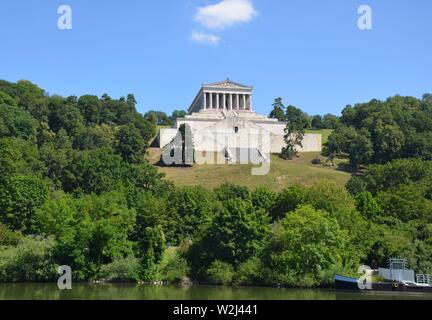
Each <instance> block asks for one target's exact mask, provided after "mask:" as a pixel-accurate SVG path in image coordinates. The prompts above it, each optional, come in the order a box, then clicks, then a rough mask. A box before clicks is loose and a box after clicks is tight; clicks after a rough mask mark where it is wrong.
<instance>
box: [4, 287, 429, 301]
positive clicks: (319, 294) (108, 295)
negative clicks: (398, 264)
mask: <svg viewBox="0 0 432 320" xmlns="http://www.w3.org/2000/svg"><path fill="white" fill-rule="evenodd" d="M58 299H63V300H71V299H73V300H257V299H258V300H336V299H341V300H347V299H348V300H352V299H355V300H358V299H374V300H377V299H378V300H390V299H427V300H432V294H408V295H407V294H400V293H350V292H342V293H341V292H337V293H336V292H335V291H333V290H305V289H300V290H299V289H276V288H243V287H242V288H226V287H211V286H193V287H189V288H181V287H175V286H142V285H133V284H107V285H91V284H75V285H74V286H73V289H72V290H70V291H60V290H59V289H57V285H56V284H55V283H53V284H33V283H25V284H0V300H58Z"/></svg>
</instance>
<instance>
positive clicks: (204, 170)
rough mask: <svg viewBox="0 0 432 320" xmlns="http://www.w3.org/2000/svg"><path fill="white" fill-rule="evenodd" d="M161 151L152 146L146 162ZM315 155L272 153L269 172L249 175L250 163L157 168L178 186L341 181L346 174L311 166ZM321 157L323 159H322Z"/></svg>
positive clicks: (276, 185)
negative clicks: (284, 156) (296, 156)
mask: <svg viewBox="0 0 432 320" xmlns="http://www.w3.org/2000/svg"><path fill="white" fill-rule="evenodd" d="M160 153H161V151H160V150H159V149H156V148H151V149H150V150H149V157H148V158H149V161H150V162H151V163H157V162H158V161H159V159H160ZM318 155H319V153H317V152H310V153H303V154H301V157H300V158H299V159H295V160H292V161H285V160H282V159H281V158H279V157H278V156H277V155H273V156H272V162H271V165H270V173H269V174H267V175H265V176H252V174H251V169H252V168H253V165H234V164H224V165H210V164H205V165H194V166H193V167H191V168H174V167H159V170H160V171H161V172H163V173H165V174H166V178H167V179H168V180H171V181H173V182H174V183H175V184H176V185H178V186H185V185H187V186H189V185H202V186H204V187H206V188H209V189H213V188H215V187H217V186H219V185H220V184H222V183H225V182H235V183H238V184H241V185H245V186H247V187H249V188H251V189H254V188H256V187H259V186H267V187H269V188H271V189H273V190H281V189H283V188H284V187H285V186H286V185H287V184H288V183H290V182H300V183H303V184H306V185H310V184H312V183H314V182H317V181H320V180H322V179H328V180H332V181H335V182H336V183H338V184H341V185H343V184H345V183H346V182H347V181H348V179H349V178H350V174H349V173H346V172H343V171H339V170H336V169H335V168H330V167H326V166H324V165H313V164H312V163H311V161H312V160H313V159H314V158H316V157H317V156H318ZM324 160H325V159H324Z"/></svg>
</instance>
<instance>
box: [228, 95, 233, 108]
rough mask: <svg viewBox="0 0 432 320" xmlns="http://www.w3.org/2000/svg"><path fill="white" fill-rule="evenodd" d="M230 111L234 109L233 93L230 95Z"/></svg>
mask: <svg viewBox="0 0 432 320" xmlns="http://www.w3.org/2000/svg"><path fill="white" fill-rule="evenodd" d="M229 109H230V110H232V109H233V96H232V93H230V94H229Z"/></svg>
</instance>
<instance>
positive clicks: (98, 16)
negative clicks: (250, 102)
mask: <svg viewBox="0 0 432 320" xmlns="http://www.w3.org/2000/svg"><path fill="white" fill-rule="evenodd" d="M63 4H67V5H70V7H71V9H72V30H59V28H58V26H57V20H58V18H59V17H60V15H59V14H58V13H57V10H58V7H59V6H60V5H63ZM363 4H367V5H369V6H370V7H371V9H372V30H360V29H359V28H358V26H357V20H358V17H359V16H360V15H359V14H358V13H357V9H358V7H359V6H360V5H363ZM431 39H432V1H431V0H364V1H355V0H160V1H159V0H158V1H156V0H154V1H153V0H122V1H120V0H118V1H114V0H62V1H54V0H43V1H41V0H2V1H1V2H0V43H1V46H0V78H1V79H6V80H9V81H17V80H19V79H28V80H31V81H33V82H35V83H37V84H38V85H39V86H41V87H42V88H44V89H46V90H47V91H48V92H49V93H50V94H54V93H57V94H61V95H78V96H79V95H82V94H88V93H90V94H97V95H102V94H103V93H105V92H106V93H108V94H109V95H111V96H112V97H115V98H118V97H120V96H125V95H126V94H128V93H129V92H130V93H134V94H135V96H136V98H137V100H138V109H139V111H141V112H145V111H147V110H149V109H158V110H163V111H165V112H168V113H171V111H172V110H174V109H187V108H188V107H189V105H190V103H191V102H192V100H193V98H194V97H195V95H196V93H197V91H198V90H199V88H200V86H201V84H202V83H207V82H216V81H220V80H224V79H225V78H227V77H229V78H230V79H232V80H234V81H237V82H240V83H244V84H247V85H253V86H254V104H255V110H256V111H258V112H260V113H263V114H268V113H269V112H270V110H271V104H272V102H273V99H274V98H276V97H278V96H281V97H283V98H284V101H285V103H286V104H294V105H296V106H298V107H301V108H302V109H303V110H305V111H306V112H308V113H310V114H325V113H328V112H331V113H335V114H339V113H340V111H341V110H342V109H343V108H344V107H345V105H347V104H353V103H356V102H365V101H369V100H371V99H372V98H380V99H386V98H387V97H388V96H391V95H394V94H401V95H412V96H417V97H421V96H422V94H423V93H426V92H432V62H431V57H432V50H431V49H432V41H431Z"/></svg>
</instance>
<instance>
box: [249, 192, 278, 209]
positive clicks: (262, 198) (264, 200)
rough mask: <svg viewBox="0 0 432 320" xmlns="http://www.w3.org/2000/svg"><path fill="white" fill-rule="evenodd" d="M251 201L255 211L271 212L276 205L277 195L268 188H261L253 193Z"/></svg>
mask: <svg viewBox="0 0 432 320" xmlns="http://www.w3.org/2000/svg"><path fill="white" fill-rule="evenodd" d="M250 199H251V202H252V205H253V206H254V207H255V209H263V210H264V211H266V212H270V211H271V210H272V208H273V207H274V205H275V203H276V199H277V194H276V193H275V192H273V191H272V190H270V189H268V188H265V187H259V188H257V189H255V190H254V191H253V192H251V194H250Z"/></svg>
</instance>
